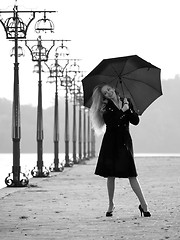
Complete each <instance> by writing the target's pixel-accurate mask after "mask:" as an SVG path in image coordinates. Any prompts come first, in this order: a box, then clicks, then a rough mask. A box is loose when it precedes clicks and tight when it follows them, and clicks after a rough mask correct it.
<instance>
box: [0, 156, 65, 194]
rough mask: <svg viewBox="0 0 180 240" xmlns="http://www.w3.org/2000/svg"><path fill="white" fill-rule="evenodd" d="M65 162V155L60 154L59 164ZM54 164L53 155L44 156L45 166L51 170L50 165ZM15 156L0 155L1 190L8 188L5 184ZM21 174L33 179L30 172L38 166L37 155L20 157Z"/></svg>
mask: <svg viewBox="0 0 180 240" xmlns="http://www.w3.org/2000/svg"><path fill="white" fill-rule="evenodd" d="M63 161H64V154H59V162H60V163H61V162H63ZM53 162H54V154H53V153H44V154H43V163H44V166H45V167H46V168H47V169H49V167H50V165H51V164H52V163H53ZM12 165H13V155H12V154H0V189H1V188H4V187H6V184H5V182H4V180H5V178H6V177H7V176H8V174H9V173H11V172H12ZM20 165H21V172H22V173H25V174H26V176H28V178H31V177H32V176H31V174H30V171H31V170H32V169H33V168H34V167H35V166H36V165H37V154H36V153H32V154H31V153H28V154H24V153H22V154H21V157H20Z"/></svg>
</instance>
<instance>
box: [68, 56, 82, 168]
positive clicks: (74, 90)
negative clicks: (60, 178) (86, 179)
mask: <svg viewBox="0 0 180 240" xmlns="http://www.w3.org/2000/svg"><path fill="white" fill-rule="evenodd" d="M69 73H70V74H73V75H72V80H73V84H72V87H71V89H70V90H71V93H72V94H73V134H72V141H73V162H74V163H75V164H77V163H78V162H79V161H78V158H77V156H76V142H77V128H76V94H77V90H78V89H77V85H76V77H77V74H79V73H80V67H79V65H78V64H77V62H76V60H75V61H74V63H73V64H72V65H70V68H69Z"/></svg>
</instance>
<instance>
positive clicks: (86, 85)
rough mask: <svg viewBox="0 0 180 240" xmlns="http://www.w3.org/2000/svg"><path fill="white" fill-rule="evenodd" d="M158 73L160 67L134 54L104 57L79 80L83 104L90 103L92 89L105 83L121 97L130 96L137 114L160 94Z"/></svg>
mask: <svg viewBox="0 0 180 240" xmlns="http://www.w3.org/2000/svg"><path fill="white" fill-rule="evenodd" d="M160 72H161V70H160V68H158V67H156V66H154V65H152V64H151V63H149V62H147V61H145V60H144V59H142V58H140V57H139V56H137V55H131V56H125V57H117V58H109V59H104V60H102V61H101V62H100V63H99V64H98V65H97V66H96V67H95V68H94V69H93V70H92V71H91V72H90V73H89V74H88V75H87V76H86V77H85V78H84V79H83V80H82V84H83V91H84V106H86V107H90V106H91V103H92V100H91V97H92V93H93V90H94V88H95V87H96V86H97V85H99V84H102V83H106V84H108V85H110V86H112V87H115V88H116V89H117V91H118V92H119V93H120V95H121V96H122V97H127V98H130V99H131V102H132V104H133V106H134V110H135V111H136V112H137V113H138V114H139V115H141V114H142V113H143V112H144V111H145V109H146V108H147V107H148V106H149V105H150V104H151V103H152V102H153V101H155V100H156V99H157V98H158V97H160V96H161V95H162V89H161V80H160Z"/></svg>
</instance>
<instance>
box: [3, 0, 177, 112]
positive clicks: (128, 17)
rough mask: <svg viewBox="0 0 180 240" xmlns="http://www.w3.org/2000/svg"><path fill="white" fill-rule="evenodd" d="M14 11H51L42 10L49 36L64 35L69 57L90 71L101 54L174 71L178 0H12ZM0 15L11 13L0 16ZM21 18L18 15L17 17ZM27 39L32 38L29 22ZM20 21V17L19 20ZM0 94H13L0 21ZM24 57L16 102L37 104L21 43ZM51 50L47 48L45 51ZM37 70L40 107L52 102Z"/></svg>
mask: <svg viewBox="0 0 180 240" xmlns="http://www.w3.org/2000/svg"><path fill="white" fill-rule="evenodd" d="M14 3H15V1H14V0H1V3H0V9H1V10H5V9H8V10H12V9H13V5H14ZM17 4H18V7H19V10H31V9H33V10H44V9H46V10H55V11H58V12H57V13H51V14H48V15H47V17H48V18H50V19H52V20H53V22H54V24H55V33H54V34H51V35H48V37H49V38H51V39H68V40H71V42H69V43H68V45H67V46H68V47H69V50H70V54H71V57H72V58H80V59H82V60H81V62H80V66H81V70H85V71H87V73H88V72H89V71H91V70H92V69H93V68H94V67H95V66H96V65H97V64H98V63H99V62H100V61H101V60H102V59H103V58H109V57H118V56H127V55H133V54H137V55H139V56H140V57H142V58H144V59H145V60H147V61H149V62H151V63H152V64H154V65H155V66H157V67H159V68H161V77H162V79H168V78H174V76H175V75H176V74H180V2H179V0H149V1H148V0H51V1H48V0H31V1H27V0H18V1H17ZM2 17H3V18H8V17H11V15H8V14H6V15H2ZM19 17H22V18H23V16H21V15H20V16H19ZM42 17H43V16H42V15H40V14H37V15H36V19H35V20H34V21H33V22H32V23H31V25H30V26H29V28H28V34H27V39H36V38H37V37H38V35H37V34H35V33H34V30H33V29H34V25H35V23H36V21H37V20H38V19H39V18H42ZM23 20H24V19H23ZM46 37H47V36H46ZM0 42H1V44H0V53H1V58H0V70H1V77H0V97H1V98H2V97H5V98H7V99H11V100H12V97H13V73H14V72H13V62H14V59H13V58H11V57H10V51H11V48H12V47H13V42H9V41H8V40H7V39H6V35H5V31H4V29H3V26H2V24H1V25H0ZM21 46H22V47H23V48H24V50H25V57H23V58H21V59H19V63H20V64H19V68H20V70H19V79H20V102H21V104H32V105H34V106H35V105H37V82H38V75H37V74H33V73H32V71H33V66H34V63H32V61H31V57H30V53H29V50H28V49H27V48H25V47H24V45H23V44H21ZM51 54H53V49H52V51H51ZM46 81H47V74H44V75H43V107H47V106H50V105H53V103H54V100H53V98H54V95H53V92H54V86H53V85H50V84H47V83H46Z"/></svg>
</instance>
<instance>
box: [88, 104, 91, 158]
mask: <svg viewBox="0 0 180 240" xmlns="http://www.w3.org/2000/svg"><path fill="white" fill-rule="evenodd" d="M87 114H88V117H87V121H88V127H87V143H88V146H87V158H88V159H90V157H91V154H90V151H91V150H90V143H91V122H90V113H89V109H88V112H87Z"/></svg>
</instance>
